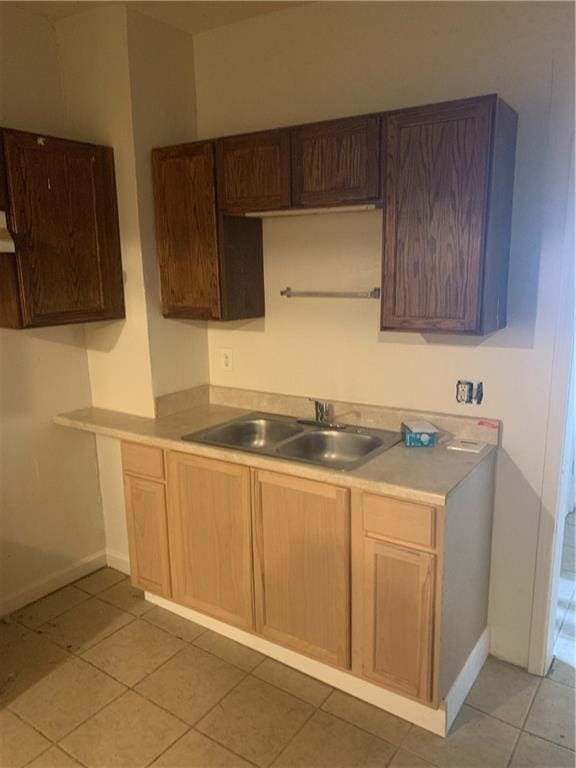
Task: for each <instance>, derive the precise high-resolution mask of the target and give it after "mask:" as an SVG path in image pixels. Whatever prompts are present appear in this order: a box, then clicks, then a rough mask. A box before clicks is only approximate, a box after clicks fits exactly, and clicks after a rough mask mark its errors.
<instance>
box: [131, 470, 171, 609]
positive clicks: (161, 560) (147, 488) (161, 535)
mask: <svg viewBox="0 0 576 768" xmlns="http://www.w3.org/2000/svg"><path fill="white" fill-rule="evenodd" d="M124 497H125V501H126V521H127V526H128V545H129V548H130V575H131V579H132V583H133V584H135V585H136V586H138V587H140V588H141V589H144V590H146V591H147V592H154V593H156V594H157V595H162V597H170V596H171V590H170V563H169V557H168V530H167V524H166V499H165V488H164V484H163V483H158V482H155V481H153V480H145V479H144V478H141V477H133V476H132V475H124Z"/></svg>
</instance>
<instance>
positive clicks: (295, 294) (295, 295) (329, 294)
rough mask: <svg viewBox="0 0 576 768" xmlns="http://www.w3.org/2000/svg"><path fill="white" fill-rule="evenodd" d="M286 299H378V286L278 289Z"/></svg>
mask: <svg viewBox="0 0 576 768" xmlns="http://www.w3.org/2000/svg"><path fill="white" fill-rule="evenodd" d="M280 296H286V298H287V299H300V298H302V299H379V298H380V288H372V290H371V291H293V290H292V288H290V286H288V287H287V288H284V289H283V290H282V291H280Z"/></svg>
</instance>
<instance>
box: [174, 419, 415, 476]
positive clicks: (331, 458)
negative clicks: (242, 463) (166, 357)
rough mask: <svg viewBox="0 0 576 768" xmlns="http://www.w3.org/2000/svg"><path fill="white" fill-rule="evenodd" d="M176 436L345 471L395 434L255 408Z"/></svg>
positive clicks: (377, 450)
mask: <svg viewBox="0 0 576 768" xmlns="http://www.w3.org/2000/svg"><path fill="white" fill-rule="evenodd" d="M182 440H186V441H188V442H193V443H204V444H208V445H216V446H219V447H223V448H234V449H236V450H239V451H247V452H249V453H257V454H260V455H263V456H272V457H274V458H283V459H291V460H293V461H302V462H305V463H307V464H318V465H320V466H324V467H328V468H330V469H339V470H351V469H356V468H357V467H359V466H361V465H362V464H364V463H365V462H367V461H369V460H370V459H373V458H374V457H375V456H377V455H378V454H380V453H383V452H384V451H386V450H388V449H389V448H392V446H393V445H396V443H399V442H400V440H401V436H400V434H399V433H398V432H388V431H386V430H382V429H366V428H364V427H354V426H348V425H344V424H323V423H318V422H313V421H307V420H301V421H299V420H297V419H295V418H291V417H289V416H280V415H276V414H270V413H260V412H256V413H250V414H247V415H246V416H242V417H240V418H238V419H234V420H233V421H229V422H226V423H225V424H220V425H218V426H216V427H210V428H209V429H205V430H201V431H200V432H194V433H192V434H190V435H184V436H183V437H182Z"/></svg>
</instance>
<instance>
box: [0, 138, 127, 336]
mask: <svg viewBox="0 0 576 768" xmlns="http://www.w3.org/2000/svg"><path fill="white" fill-rule="evenodd" d="M4 151H5V157H6V172H7V179H8V187H9V196H10V214H11V217H10V218H11V224H12V228H13V231H14V234H15V236H16V242H17V258H18V270H19V279H20V299H21V309H22V317H23V322H24V325H27V326H40V325H53V324H59V323H72V322H82V321H86V320H99V319H107V318H112V317H123V316H124V296H123V285H122V264H121V257H120V240H119V232H118V218H117V208H116V188H115V181H114V160H113V154H112V150H111V149H109V148H107V147H100V146H95V145H91V144H82V143H79V142H73V141H66V140H63V139H54V138H51V137H42V136H36V135H34V134H28V133H20V132H16V131H5V133H4Z"/></svg>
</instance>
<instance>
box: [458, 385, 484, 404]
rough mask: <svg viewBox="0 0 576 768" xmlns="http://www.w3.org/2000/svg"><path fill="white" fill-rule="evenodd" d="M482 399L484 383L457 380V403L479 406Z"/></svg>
mask: <svg viewBox="0 0 576 768" xmlns="http://www.w3.org/2000/svg"><path fill="white" fill-rule="evenodd" d="M483 399H484V383H483V382H482V381H477V382H476V383H474V382H473V381H464V379H459V380H458V381H457V382H456V402H457V403H467V404H468V403H476V405H480V403H481V402H482V400H483Z"/></svg>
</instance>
